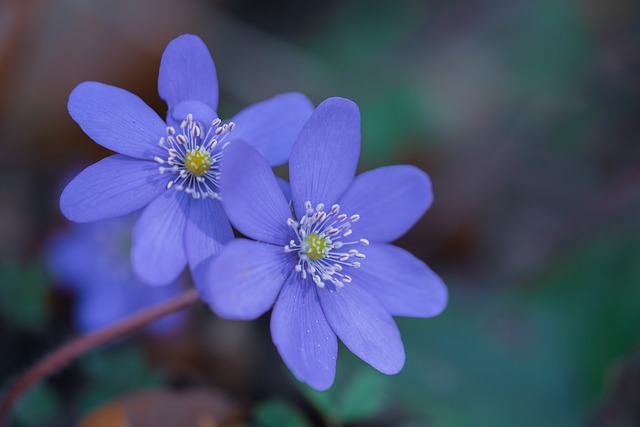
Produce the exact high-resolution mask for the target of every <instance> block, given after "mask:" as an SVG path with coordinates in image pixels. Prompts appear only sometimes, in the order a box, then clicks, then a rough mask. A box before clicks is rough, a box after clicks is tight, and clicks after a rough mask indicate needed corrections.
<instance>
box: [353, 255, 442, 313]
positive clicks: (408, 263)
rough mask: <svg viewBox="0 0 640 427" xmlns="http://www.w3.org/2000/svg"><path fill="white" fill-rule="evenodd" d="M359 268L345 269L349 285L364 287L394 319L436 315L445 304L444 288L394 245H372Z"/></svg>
mask: <svg viewBox="0 0 640 427" xmlns="http://www.w3.org/2000/svg"><path fill="white" fill-rule="evenodd" d="M362 252H363V253H364V254H365V255H366V256H367V258H366V259H365V260H363V261H362V267H360V268H354V269H350V270H349V273H348V274H349V275H350V276H351V277H352V279H353V282H352V283H349V284H348V285H347V286H357V287H362V288H365V289H366V290H367V291H368V292H369V293H371V294H373V295H374V296H375V297H376V298H377V299H378V301H380V302H381V303H382V305H383V306H384V307H385V308H386V309H387V310H388V311H389V313H391V314H392V315H394V316H409V317H432V316H437V315H438V314H440V313H441V312H442V310H444V308H445V307H446V305H447V298H448V295H447V288H446V286H445V285H444V283H443V282H442V279H440V277H438V276H437V275H436V274H435V273H434V272H433V271H431V269H430V268H429V267H428V266H427V265H426V264H425V263H424V262H422V261H420V260H419V259H418V258H416V257H414V256H413V255H412V254H410V253H409V252H407V251H405V250H404V249H401V248H399V247H397V246H393V245H388V244H383V243H372V244H371V245H369V247H367V248H365V249H363V250H362Z"/></svg>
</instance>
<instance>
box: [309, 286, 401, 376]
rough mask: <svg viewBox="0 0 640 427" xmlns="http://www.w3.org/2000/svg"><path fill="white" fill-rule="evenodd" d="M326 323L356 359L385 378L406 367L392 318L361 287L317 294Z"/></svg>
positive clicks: (398, 333) (398, 334)
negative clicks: (368, 365)
mask: <svg viewBox="0 0 640 427" xmlns="http://www.w3.org/2000/svg"><path fill="white" fill-rule="evenodd" d="M318 295H319V296H320V303H321V304H322V310H323V311H324V314H325V316H326V317H327V321H328V322H329V325H331V328H332V329H333V331H334V332H335V333H336V335H338V337H339V338H340V339H341V340H342V342H343V343H344V344H345V345H346V346H347V348H349V350H351V351H352V352H353V353H354V354H355V355H356V356H358V357H359V358H361V359H362V360H364V361H365V362H367V363H368V364H370V365H371V366H373V367H374V368H376V369H377V370H379V371H380V372H382V373H384V374H396V373H398V372H400V370H401V369H402V366H403V365H404V347H403V345H402V340H401V339H400V332H399V331H398V327H397V326H396V323H395V321H394V320H393V318H392V317H391V315H390V314H389V313H388V312H387V311H386V310H385V308H384V307H383V306H382V305H381V304H380V302H379V301H378V300H377V299H376V298H374V297H373V296H372V295H371V294H369V293H368V292H367V291H365V290H364V289H363V288H362V287H359V286H350V284H347V285H346V286H345V287H344V288H341V289H339V290H334V291H330V290H329V289H328V288H325V289H320V290H319V291H318Z"/></svg>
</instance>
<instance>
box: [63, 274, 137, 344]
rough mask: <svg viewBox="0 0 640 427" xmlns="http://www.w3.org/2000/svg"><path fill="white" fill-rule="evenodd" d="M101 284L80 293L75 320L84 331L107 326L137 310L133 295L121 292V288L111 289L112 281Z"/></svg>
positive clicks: (75, 310) (75, 308) (75, 309)
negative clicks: (133, 305) (134, 307)
mask: <svg viewBox="0 0 640 427" xmlns="http://www.w3.org/2000/svg"><path fill="white" fill-rule="evenodd" d="M100 285H101V286H95V287H94V289H93V290H92V291H91V292H88V293H85V294H80V295H79V296H78V299H77V301H76V305H75V307H74V313H73V314H74V321H75V323H76V325H77V326H78V328H79V329H80V331H82V332H83V333H87V332H92V331H95V330H97V329H101V328H105V327H107V326H109V325H112V324H113V323H115V322H117V321H119V320H122V319H124V318H125V317H126V316H128V315H130V314H132V313H133V312H135V310H134V309H133V307H132V304H130V296H131V295H129V294H126V293H122V292H120V289H116V290H113V289H110V286H109V285H112V284H111V283H101V284H100ZM119 285H120V284H118V287H119V288H120V286H119ZM124 285H125V286H126V285H130V283H125V284H124Z"/></svg>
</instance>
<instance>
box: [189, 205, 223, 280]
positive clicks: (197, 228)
mask: <svg viewBox="0 0 640 427" xmlns="http://www.w3.org/2000/svg"><path fill="white" fill-rule="evenodd" d="M189 204H190V205H191V206H190V207H189V218H188V220H187V227H186V229H185V234H184V244H185V249H186V250H187V258H188V260H189V265H190V266H191V268H192V269H193V268H194V267H196V266H197V265H198V264H200V263H201V262H202V260H204V259H205V258H208V257H210V256H211V255H215V254H217V253H218V252H220V250H221V249H222V247H223V245H224V244H225V243H227V242H228V241H230V240H231V239H233V230H231V224H229V220H228V219H227V215H226V214H225V213H224V210H222V205H221V204H220V202H219V201H218V200H213V199H198V200H193V199H191V200H190V201H189Z"/></svg>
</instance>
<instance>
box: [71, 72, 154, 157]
mask: <svg viewBox="0 0 640 427" xmlns="http://www.w3.org/2000/svg"><path fill="white" fill-rule="evenodd" d="M68 109H69V114H71V117H73V120H75V121H76V123H78V124H79V125H80V127H81V128H82V130H83V131H84V133H86V134H87V135H88V136H89V137H90V138H91V139H93V140H94V141H95V142H97V143H98V144H100V145H102V146H103V147H106V148H108V149H109V150H113V151H115V152H117V153H120V154H125V155H127V156H131V157H135V158H137V159H146V160H152V159H153V158H154V156H161V157H166V152H165V151H164V150H163V149H162V148H160V146H159V145H158V142H159V141H160V138H162V137H163V136H165V132H166V124H165V122H164V121H163V120H162V119H161V118H160V117H158V115H157V114H156V113H155V111H153V110H152V109H151V108H150V107H149V106H148V105H147V104H145V103H144V101H142V100H141V99H140V98H138V97H137V96H136V95H134V94H132V93H130V92H127V91H126V90H123V89H120V88H117V87H114V86H109V85H106V84H103V83H97V82H84V83H80V84H79V85H78V86H76V88H75V89H74V90H73V91H72V92H71V95H69V103H68Z"/></svg>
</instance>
